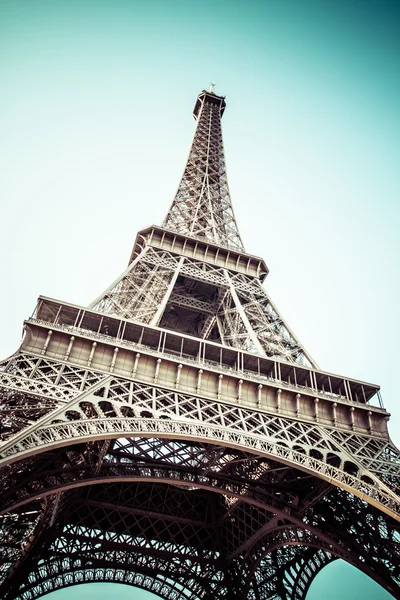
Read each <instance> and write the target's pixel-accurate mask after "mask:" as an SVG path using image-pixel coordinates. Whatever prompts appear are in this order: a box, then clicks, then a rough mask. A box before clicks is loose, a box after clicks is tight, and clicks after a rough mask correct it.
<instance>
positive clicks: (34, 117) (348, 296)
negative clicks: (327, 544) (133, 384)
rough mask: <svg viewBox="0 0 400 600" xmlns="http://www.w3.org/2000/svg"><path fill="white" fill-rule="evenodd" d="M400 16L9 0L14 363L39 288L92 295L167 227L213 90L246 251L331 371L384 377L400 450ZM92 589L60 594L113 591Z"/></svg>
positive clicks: (337, 574)
mask: <svg viewBox="0 0 400 600" xmlns="http://www.w3.org/2000/svg"><path fill="white" fill-rule="evenodd" d="M399 13H400V5H399V3H398V2H397V0H353V1H351V0H304V1H303V2H298V1H296V0H264V1H257V0H248V1H247V2H246V3H244V2H237V1H235V0H203V2H201V3H198V2H192V1H190V0H147V1H146V2H142V1H135V0H112V1H111V0H15V1H14V0H0V88H1V90H2V92H1V95H0V130H1V131H2V136H1V140H0V160H1V164H2V176H1V180H0V194H1V202H2V211H1V222H2V235H1V236H0V244H1V248H0V249H1V252H2V257H3V261H2V289H3V293H2V297H1V310H2V314H3V325H2V337H1V340H0V356H1V358H3V357H6V356H8V355H10V354H12V353H13V352H14V351H15V350H16V348H17V347H18V345H19V343H20V339H21V331H22V322H23V320H24V318H27V317H28V316H29V315H30V314H31V313H32V311H33V308H34V306H35V303H36V298H37V296H38V295H39V294H43V295H47V296H50V297H54V298H59V299H64V300H66V301H70V302H72V303H76V304H80V305H86V304H88V303H89V302H90V301H91V300H93V298H95V297H97V296H98V294H99V293H100V292H101V291H102V290H103V289H105V288H106V287H108V285H109V284H110V283H111V282H112V281H113V280H114V279H115V278H116V277H117V276H118V275H119V273H120V272H121V271H122V270H123V269H124V268H125V265H126V263H127V260H128V258H129V254H130V250H131V245H132V243H133V240H134V237H135V235H136V232H137V230H138V229H141V228H143V227H145V226H147V225H149V224H152V223H156V224H157V223H161V221H162V219H163V217H164V214H165V212H166V210H167V208H168V206H169V204H170V202H171V199H172V197H173V195H174V193H175V190H176V188H177V185H178V182H179V178H180V175H181V173H182V170H183V166H184V162H185V158H186V155H187V152H188V149H189V144H190V139H191V136H192V134H193V131H194V122H193V119H192V117H191V111H192V108H193V105H194V102H195V99H196V96H197V94H198V93H199V92H200V91H201V89H202V88H204V87H208V85H209V82H210V81H213V82H215V83H216V88H215V91H216V93H218V94H222V95H225V96H226V99H227V109H226V112H225V114H224V117H223V123H222V124H223V133H224V144H225V152H226V157H227V167H228V177H229V185H230V190H231V196H232V200H233V204H234V208H235V213H236V217H237V221H238V225H239V230H240V232H241V234H242V238H243V240H244V244H245V247H246V250H247V251H248V252H250V253H253V254H256V255H261V256H262V257H264V258H265V259H266V262H267V264H268V266H269V268H270V274H269V276H268V278H267V282H266V287H267V289H268V291H269V293H270V294H271V296H272V298H273V299H274V301H275V302H276V304H277V306H278V308H279V310H280V311H281V312H282V314H283V315H284V317H285V318H286V319H287V321H288V323H289V325H290V326H291V327H292V328H293V330H294V331H295V332H296V334H297V336H298V337H299V339H300V340H301V342H302V343H303V344H304V346H305V347H306V348H307V350H308V351H309V352H310V353H311V355H312V356H313V357H314V358H315V360H316V362H317V363H318V364H319V365H320V366H321V368H324V369H326V370H328V371H331V372H337V373H341V374H346V375H348V376H350V377H354V378H358V379H361V380H366V381H370V382H373V383H378V384H380V385H381V386H382V395H383V400H384V404H385V407H386V408H387V410H388V411H389V412H390V413H392V418H391V421H390V422H389V428H390V432H391V434H392V437H393V439H394V441H395V442H397V444H398V445H399V444H400V408H399V405H398V402H397V380H396V375H397V369H396V364H397V339H399V326H398V319H397V310H398V308H397V305H398V296H399V275H398V265H397V263H398V256H399V236H398V231H399V209H398V194H399V183H400V181H399V179H400V177H399V168H398V167H399V164H400V160H399V159H400V147H399V139H400V137H399V133H400V131H399V124H400V110H399V109H400V107H399V98H400V94H399V92H400V71H399V66H398V65H399V58H400V56H399V55H400V42H399V40H400V31H399V29H400V18H399V17H400V14H399ZM351 577H354V578H355V579H354V581H355V582H356V583H355V584H354V589H353V587H352V585H351V581H352V579H351ZM343 582H346V586H345V589H341V590H339V586H340V585H342V584H343ZM362 585H365V586H366V588H365V592H364V593H363V594H360V587H359V586H362ZM318 586H320V587H318ZM356 588H357V589H358V592H356V591H355V590H356ZM90 589H91V588H90V586H86V588H85V591H84V592H79V593H78V588H76V589H75V590H64V591H62V592H59V593H57V594H55V595H54V600H68V599H69V598H72V594H74V597H75V600H76V598H77V595H78V597H82V598H95V597H96V599H97V600H100V597H101V594H102V593H103V594H106V593H108V594H110V592H109V591H108V590H109V587H108V586H106V585H103V586H101V587H99V585H98V586H97V587H96V588H93V590H94V591H93V592H91V591H90ZM113 589H114V590H116V589H117V588H116V587H115V588H113ZM118 589H119V588H118ZM321 589H323V593H322V592H321ZM113 593H114V592H113ZM79 594H81V596H79ZM118 594H119V595H118V598H121V600H125V598H126V600H130V599H132V600H134V599H137V600H145V597H146V596H145V594H144V592H139V591H134V590H132V589H130V588H127V587H124V588H123V591H118ZM339 594H340V595H341V597H342V599H343V600H352V599H353V598H356V594H357V598H358V597H359V596H360V595H362V597H363V598H364V599H368V598H371V599H374V600H375V599H376V600H380V599H382V600H383V599H384V598H388V597H390V596H389V595H388V594H387V593H386V592H384V591H383V590H381V589H379V588H378V587H376V586H375V584H374V583H370V582H369V581H368V580H367V579H366V578H365V577H364V576H363V575H361V574H360V573H358V572H355V571H354V570H352V569H351V568H350V567H348V566H347V565H344V564H341V563H339V562H337V563H334V564H332V565H331V566H329V567H327V568H326V569H324V571H323V572H322V573H321V574H320V575H319V576H318V577H317V579H316V581H315V582H314V584H313V585H312V587H311V590H310V593H309V596H308V597H307V600H316V599H317V598H321V597H324V598H326V599H327V600H329V599H330V598H337V597H338V596H339ZM116 597H117V594H116ZM49 598H50V596H49Z"/></svg>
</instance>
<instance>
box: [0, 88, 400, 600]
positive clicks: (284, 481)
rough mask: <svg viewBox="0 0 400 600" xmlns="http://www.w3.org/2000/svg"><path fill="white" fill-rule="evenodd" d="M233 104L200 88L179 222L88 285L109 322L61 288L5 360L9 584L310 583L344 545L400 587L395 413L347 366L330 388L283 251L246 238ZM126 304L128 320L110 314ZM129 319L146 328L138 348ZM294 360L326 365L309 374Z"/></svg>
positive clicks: (2, 467)
mask: <svg viewBox="0 0 400 600" xmlns="http://www.w3.org/2000/svg"><path fill="white" fill-rule="evenodd" d="M224 109H225V100H224V98H222V97H220V96H216V95H215V94H214V93H212V92H202V93H201V94H200V95H199V97H198V100H197V103H196V106H195V111H194V114H195V117H196V119H197V128H196V132H195V135H194V139H193V143H192V147H191V150H190V153H189V158H188V162H187V165H186V168H185V171H184V174H183V177H182V180H181V182H180V185H179V188H178V191H177V194H176V197H175V199H174V201H173V203H172V205H171V208H170V210H169V212H168V214H167V217H166V219H165V220H164V223H163V228H156V227H153V228H149V229H147V230H143V231H141V232H139V234H138V238H137V242H136V243H135V246H134V250H133V252H132V261H131V263H130V265H129V266H128V268H127V269H126V270H125V271H124V272H123V273H122V275H121V276H120V277H119V278H118V279H117V280H116V281H115V282H114V283H113V284H111V286H110V287H109V288H108V289H107V290H106V291H105V292H104V293H103V294H101V296H100V297H99V298H97V299H96V300H95V301H94V302H93V303H92V305H91V307H90V309H91V311H92V313H91V314H92V316H91V317H90V318H91V319H92V321H93V311H94V313H95V314H96V315H97V317H98V318H99V320H100V322H99V326H98V329H97V332H96V330H93V329H90V330H89V329H88V330H85V320H84V314H85V309H82V310H81V309H80V308H79V307H74V308H71V306H69V307H67V308H66V309H65V310H64V309H63V310H64V312H63V313H62V315H63V316H62V318H61V321H60V320H59V317H60V311H61V312H62V307H61V305H60V306H59V308H58V309H56V311H55V312H56V313H57V314H54V315H53V314H52V313H51V311H52V310H53V309H52V308H51V306H50V304H49V303H47V305H46V307H45V309H43V311H42V312H41V311H40V310H39V309H38V310H37V312H36V317H34V318H33V319H30V320H29V321H28V322H27V326H26V333H25V339H24V342H23V345H22V347H21V349H20V351H18V352H17V353H16V354H15V355H14V356H13V357H11V358H10V359H9V360H7V361H5V362H4V363H3V364H2V365H0V415H1V422H0V435H1V444H0V481H1V487H0V534H1V538H0V556H1V565H0V594H1V596H2V597H3V598H4V599H5V600H17V599H21V600H33V599H35V598H38V597H40V596H41V595H42V594H44V593H47V592H49V591H52V590H54V589H59V588H62V587H66V586H69V585H74V584H76V583H83V582H87V581H113V582H120V583H127V584H130V585H135V586H138V587H142V588H143V589H147V590H150V591H152V592H154V593H155V594H157V595H158V596H160V597H161V598H165V599H166V600H182V599H185V598H186V599H188V600H189V598H190V599H198V600H200V599H202V600H211V599H213V600H214V599H215V600H223V599H227V598H229V599H232V600H235V599H236V600H245V599H251V600H265V599H267V598H269V599H271V600H272V599H274V600H304V599H305V597H306V594H307V590H308V589H309V586H310V584H311V582H312V580H313V578H314V577H315V575H316V574H317V573H318V572H319V570H320V569H321V568H323V567H324V565H326V564H327V563H328V562H330V561H332V560H335V559H336V558H342V559H344V560H346V561H348V562H349V563H351V564H353V565H354V566H356V567H357V568H359V569H360V570H362V571H363V572H365V573H366V574H368V575H369V576H371V577H372V578H373V579H375V581H377V582H378V583H380V584H381V585H382V586H383V587H385V588H386V589H387V590H388V591H389V592H391V593H392V594H393V595H394V596H395V597H397V598H400V567H399V565H400V548H399V542H400V526H399V523H400V497H399V489H400V454H399V451H398V450H397V449H396V448H395V447H394V446H393V444H392V443H391V441H390V438H389V436H388V434H387V429H386V424H385V418H386V416H387V413H386V412H385V411H384V409H383V408H376V407H372V406H371V407H366V406H365V404H366V403H367V399H368V398H369V396H368V395H367V397H366V395H365V390H364V388H363V386H362V384H361V383H360V385H359V387H360V389H361V390H362V394H363V395H364V404H363V403H362V402H361V403H360V399H359V398H358V397H357V398H356V399H355V401H353V397H352V394H351V390H350V384H349V383H348V382H347V384H346V382H345V381H343V386H344V392H345V395H344V396H343V395H342V391H341V384H340V385H339V386H338V388H339V390H334V391H332V389H330V391H329V390H326V389H325V388H322V389H319V388H318V386H317V383H316V379H315V373H316V371H317V368H316V365H315V363H314V361H313V360H312V358H311V357H310V355H309V354H308V353H307V352H306V350H305V349H304V348H303V347H302V346H301V344H300V342H299V341H298V340H297V339H296V337H295V336H294V334H293V333H292V331H291V330H290V328H289V327H288V325H287V324H286V323H285V321H284V320H283V318H282V317H281V316H280V314H279V312H278V311H277V309H276V307H275V306H274V304H273V303H272V301H271V299H270V298H269V296H268V295H267V293H266V291H265V290H264V288H263V286H262V282H263V279H264V278H265V275H266V274H267V272H268V269H267V267H266V265H265V263H264V262H263V261H262V259H259V258H257V257H254V256H251V255H248V254H245V252H244V249H243V244H242V242H241V239H240V235H239V232H238V228H237V225H236V221H235V218H234V213H233V209H232V204H231V200H230V196H229V189H228V185H227V179H226V169H225V158H224V150H223V145H222V133H221V116H222V114H223V112H224ZM53 305H54V303H53ZM54 306H55V305H54ZM46 311H50V312H49V313H48V312H46ZM96 311H97V312H96ZM64 313H65V314H64ZM46 315H47V316H46ZM72 315H73V316H72ZM100 315H101V317H100ZM107 315H108V317H107ZM113 315H117V316H118V317H123V318H124V319H125V322H124V323H122V321H120V322H119V325H118V326H116V331H115V332H114V333H112V334H111V333H110V331H109V330H108V324H107V322H108V321H111V318H110V317H112V316H113ZM50 317H51V319H50ZM49 319H50V320H49ZM92 321H91V322H92ZM129 324H132V325H133V324H134V325H135V326H136V325H137V324H139V325H141V326H142V327H143V328H142V334H141V336H140V338H139V339H138V340H137V341H136V342H134V343H130V342H128V346H127V347H128V348H129V350H125V347H124V346H121V340H122V338H123V335H124V331H125V328H126V327H127V325H129ZM145 325H146V326H149V327H148V332H147V333H146V336H147V337H146V339H147V342H146V344H147V345H146V344H144V343H143V340H142V337H143V333H144V326H145ZM91 326H92V325H91ZM166 330H174V331H177V332H180V333H181V334H182V336H181V337H182V345H181V349H180V356H179V359H178V360H177V355H176V354H175V355H172V356H171V355H170V354H168V353H167V352H164V347H163V343H162V339H164V343H165V338H166V333H165V332H166ZM155 332H157V333H158V335H156V333H155ZM163 336H164V338H163ZM184 338H185V340H187V345H188V346H191V347H192V346H193V343H192V341H193V340H198V341H201V340H209V341H210V343H211V345H212V344H213V343H215V342H216V343H217V344H219V345H220V348H221V347H223V348H225V349H226V348H231V349H235V350H236V351H237V363H236V368H237V374H236V375H237V376H233V375H232V364H231V363H230V364H223V362H222V353H220V363H219V364H217V363H207V361H205V360H204V356H202V355H201V353H202V349H201V345H200V344H199V355H198V357H197V358H194V356H193V354H191V355H186V356H185V355H184V354H183V352H182V348H183V341H185V340H184ZM129 344H130V345H129ZM214 346H215V347H216V345H215V344H214ZM203 351H204V353H205V350H204V349H203ZM176 352H177V351H176V349H175V353H176ZM229 352H231V350H229ZM133 353H136V354H133ZM141 353H142V355H141ZM246 353H247V356H249V355H250V354H253V355H254V353H258V355H259V356H264V357H271V358H273V359H277V362H278V363H279V364H278V365H276V364H275V366H274V368H275V370H276V372H275V373H274V374H273V375H271V373H266V374H264V375H263V374H260V372H259V373H258V379H257V377H255V376H254V374H253V375H249V374H246V373H245V372H244V369H243V356H244V355H246ZM118 356H119V358H118ZM240 356H241V357H242V360H241V359H240ZM249 358H251V357H250V356H249ZM139 360H140V362H139ZM252 360H254V357H253V359H252ZM240 363H241V364H240ZM275 363H276V361H275ZM293 365H302V369H303V371H304V368H306V369H309V370H310V372H309V374H308V375H307V382H305V380H304V378H303V379H302V384H303V385H298V382H297V381H296V370H295V369H293ZM281 366H282V369H286V370H287V369H288V366H289V367H290V369H292V371H293V373H294V381H290V379H289V381H288V382H286V383H285V382H284V380H283V379H282V378H281V377H280V370H281ZM296 368H297V367H296ZM299 369H300V367H299ZM312 372H314V375H313V374H312ZM303 375H304V373H303ZM321 375H322V376H323V378H324V377H325V375H326V374H323V373H321ZM327 379H328V381H329V385H331V380H330V379H329V377H327ZM299 383H300V382H299ZM282 384H283V385H282ZM346 385H347V386H348V388H349V389H347V391H346V389H345V388H346ZM279 386H282V387H284V388H285V386H286V388H285V389H284V390H283V391H282V389H281V388H280V387H279ZM373 392H374V393H375V388H374V389H373ZM300 400H301V402H300Z"/></svg>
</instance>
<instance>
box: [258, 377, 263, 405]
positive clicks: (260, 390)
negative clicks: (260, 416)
mask: <svg viewBox="0 0 400 600" xmlns="http://www.w3.org/2000/svg"><path fill="white" fill-rule="evenodd" d="M262 389H263V384H262V383H260V384H259V385H258V386H257V406H258V408H260V406H261V397H262V396H261V395H262Z"/></svg>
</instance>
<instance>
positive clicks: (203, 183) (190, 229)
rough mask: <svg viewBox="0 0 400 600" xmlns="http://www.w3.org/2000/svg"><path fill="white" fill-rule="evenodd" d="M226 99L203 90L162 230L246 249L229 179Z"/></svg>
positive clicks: (198, 100)
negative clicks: (225, 144)
mask: <svg viewBox="0 0 400 600" xmlns="http://www.w3.org/2000/svg"><path fill="white" fill-rule="evenodd" d="M225 106H226V103H225V98H223V97H222V96H217V95H216V94H214V93H213V92H206V91H204V90H203V91H202V92H201V93H200V94H199V96H198V98H197V101H196V104H195V107H194V110H193V116H194V118H195V119H196V120H197V127H196V132H195V134H194V138H193V142H192V146H191V148H190V152H189V157H188V160H187V163H186V167H185V171H184V173H183V176H182V179H181V182H180V184H179V187H178V191H177V193H176V196H175V198H174V200H173V202H172V205H171V207H170V209H169V211H168V213H167V216H166V217H165V219H164V222H163V227H165V228H166V229H171V230H172V231H177V232H179V233H184V234H186V235H189V236H191V237H196V238H199V239H203V240H207V241H209V242H212V243H214V244H218V245H220V246H224V247H226V248H232V249H235V250H243V244H242V240H241V239H240V235H239V230H238V227H237V225H236V219H235V215H234V213H233V208H232V202H231V198H230V194H229V188H228V180H227V177H226V167H225V155H224V147H223V143H222V129H221V118H222V115H223V114H224V110H225Z"/></svg>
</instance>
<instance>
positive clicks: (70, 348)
mask: <svg viewBox="0 0 400 600" xmlns="http://www.w3.org/2000/svg"><path fill="white" fill-rule="evenodd" d="M74 341H75V336H74V335H72V336H71V338H70V340H69V345H68V348H67V352H66V353H65V356H64V360H68V359H69V355H70V354H71V350H72V346H73V345H74Z"/></svg>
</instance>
